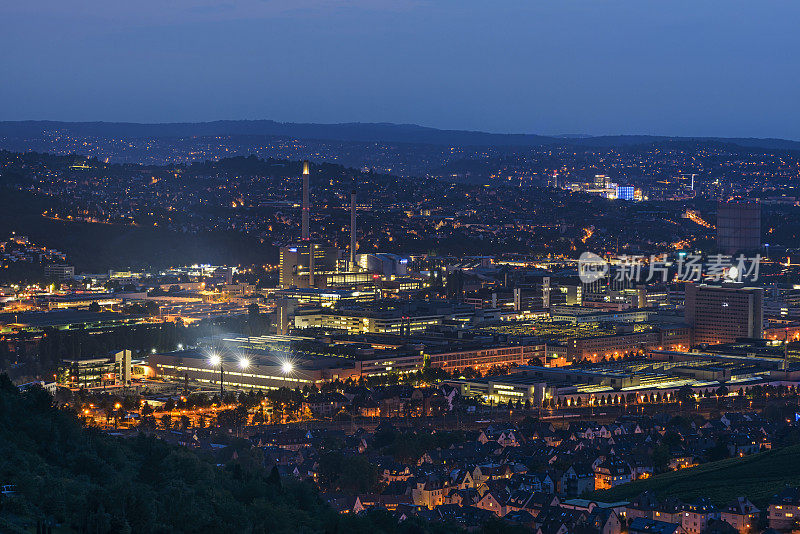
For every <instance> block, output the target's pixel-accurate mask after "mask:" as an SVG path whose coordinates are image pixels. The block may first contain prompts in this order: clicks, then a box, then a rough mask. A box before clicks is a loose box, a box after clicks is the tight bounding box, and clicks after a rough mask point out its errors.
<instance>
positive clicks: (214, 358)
mask: <svg viewBox="0 0 800 534" xmlns="http://www.w3.org/2000/svg"><path fill="white" fill-rule="evenodd" d="M208 363H210V364H211V366H212V367H217V366H218V365H219V364H220V363H222V359H221V358H220V357H219V355H218V354H212V355H211V357H210V358H209V359H208Z"/></svg>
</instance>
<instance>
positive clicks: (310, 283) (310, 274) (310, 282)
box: [308, 243, 317, 287]
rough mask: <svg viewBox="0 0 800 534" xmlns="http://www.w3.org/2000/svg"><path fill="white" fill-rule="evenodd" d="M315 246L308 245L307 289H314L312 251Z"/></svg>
mask: <svg viewBox="0 0 800 534" xmlns="http://www.w3.org/2000/svg"><path fill="white" fill-rule="evenodd" d="M316 248H317V245H314V244H313V243H309V244H308V287H315V280H314V249H316Z"/></svg>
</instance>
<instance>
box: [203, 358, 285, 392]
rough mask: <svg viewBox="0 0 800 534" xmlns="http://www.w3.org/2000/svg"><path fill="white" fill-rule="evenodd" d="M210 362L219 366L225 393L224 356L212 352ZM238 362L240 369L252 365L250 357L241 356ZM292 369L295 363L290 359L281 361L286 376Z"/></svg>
mask: <svg viewBox="0 0 800 534" xmlns="http://www.w3.org/2000/svg"><path fill="white" fill-rule="evenodd" d="M208 363H209V364H210V365H211V367H219V392H220V393H224V392H225V388H224V386H223V380H224V378H225V375H224V373H225V370H224V367H223V361H222V357H221V356H220V355H219V354H212V355H211V356H210V357H209V358H208ZM238 364H239V369H241V370H242V371H244V370H245V369H247V368H248V367H250V360H249V359H248V358H245V357H242V358H239V362H238ZM292 371H294V365H293V364H292V362H290V361H288V360H284V361H283V362H281V372H283V374H284V376H286V375H289V374H291V373H292Z"/></svg>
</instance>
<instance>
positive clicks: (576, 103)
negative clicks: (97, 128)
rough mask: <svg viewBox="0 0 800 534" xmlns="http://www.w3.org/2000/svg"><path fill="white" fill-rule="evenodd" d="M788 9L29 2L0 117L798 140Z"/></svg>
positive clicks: (10, 20) (10, 13)
mask: <svg viewBox="0 0 800 534" xmlns="http://www.w3.org/2000/svg"><path fill="white" fill-rule="evenodd" d="M798 20H800V2H797V1H795V0H785V1H772V0H759V1H752V0H744V1H736V0H724V1H723V0H720V1H717V0H714V1H705V0H700V1H698V0H690V1H666V0H664V1H660V2H649V1H645V0H630V1H601V0H591V1H588V0H587V1H578V0H574V1H573V0H524V1H502V0H501V1H490V2H486V1H480V2H474V1H468V0H453V1H451V0H436V1H421V0H420V1H403V0H398V1H388V0H349V1H346V0H341V1H336V0H331V1H321V0H294V1H267V0H242V1H231V2H225V1H220V0H137V1H135V2H133V1H131V2H116V1H108V0H103V1H101V0H74V1H70V2H65V1H63V0H28V1H26V2H14V1H7V2H4V3H3V7H0V47H2V50H3V58H2V62H1V63H0V64H1V65H2V72H3V83H2V84H0V101H2V106H0V120H23V119H52V120H70V121H90V120H91V121H94V120H103V121H134V122H173V121H205V120H216V119H273V120H278V121H290V122H397V123H416V124H422V125H425V126H432V127H437V128H453V129H474V130H484V131H491V132H515V133H540V134H563V133H584V134H596V135H600V134H623V133H624V134H664V135H698V136H729V137H732V136H742V137H782V138H788V139H798V140H800V105H799V104H800V31H798V28H797V23H798Z"/></svg>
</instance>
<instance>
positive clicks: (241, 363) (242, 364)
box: [239, 358, 250, 369]
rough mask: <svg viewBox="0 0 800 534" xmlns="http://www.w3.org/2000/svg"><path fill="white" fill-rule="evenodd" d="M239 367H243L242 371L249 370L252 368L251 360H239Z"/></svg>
mask: <svg viewBox="0 0 800 534" xmlns="http://www.w3.org/2000/svg"><path fill="white" fill-rule="evenodd" d="M239 367H241V368H242V369H247V368H248V367H250V360H248V359H247V358H242V359H241V360H239Z"/></svg>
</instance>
